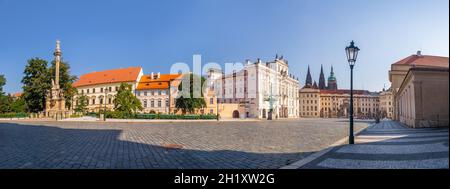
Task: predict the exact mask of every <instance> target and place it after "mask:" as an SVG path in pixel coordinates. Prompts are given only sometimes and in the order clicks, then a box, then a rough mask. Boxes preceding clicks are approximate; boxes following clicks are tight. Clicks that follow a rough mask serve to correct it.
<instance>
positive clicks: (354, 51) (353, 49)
mask: <svg viewBox="0 0 450 189" xmlns="http://www.w3.org/2000/svg"><path fill="white" fill-rule="evenodd" d="M358 51H359V48H358V47H357V46H355V43H354V42H353V41H352V42H351V43H350V46H348V47H346V48H345V52H346V53H347V60H348V63H349V64H350V66H353V65H355V62H356V58H357V57H358Z"/></svg>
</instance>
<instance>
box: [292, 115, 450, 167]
mask: <svg viewBox="0 0 450 189" xmlns="http://www.w3.org/2000/svg"><path fill="white" fill-rule="evenodd" d="M448 136H449V135H448V128H428V129H411V128H407V127H405V126H403V125H401V124H399V123H398V122H393V121H383V122H381V123H379V124H376V125H373V126H371V127H369V128H367V129H366V130H364V131H363V132H361V133H360V135H359V136H357V137H356V140H355V143H356V144H355V145H344V146H339V147H336V148H333V149H332V150H330V151H329V152H327V153H326V154H324V155H323V156H320V157H319V158H317V159H315V160H313V161H311V162H310V163H308V164H306V165H304V166H302V167H301V168H306V169H324V168H337V169H448V168H449V164H448V162H449V145H448V143H449V138H448Z"/></svg>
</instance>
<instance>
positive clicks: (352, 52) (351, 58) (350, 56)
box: [345, 41, 359, 144]
mask: <svg viewBox="0 0 450 189" xmlns="http://www.w3.org/2000/svg"><path fill="white" fill-rule="evenodd" d="M358 51H359V48H358V47H357V46H355V42H353V41H352V42H350V46H348V47H346V48H345V52H346V53H347V60H348V64H349V65H350V133H349V136H348V143H349V144H354V143H355V138H354V136H353V67H354V66H355V62H356V58H357V56H358Z"/></svg>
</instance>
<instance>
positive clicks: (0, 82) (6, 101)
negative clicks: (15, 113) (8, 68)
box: [0, 75, 12, 113]
mask: <svg viewBox="0 0 450 189" xmlns="http://www.w3.org/2000/svg"><path fill="white" fill-rule="evenodd" d="M5 84H6V78H5V76H4V75H0V113H5V112H9V111H11V110H10V109H11V108H10V105H11V101H12V100H11V98H10V97H9V96H7V95H5V93H4V92H3V86H5Z"/></svg>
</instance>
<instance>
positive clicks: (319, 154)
mask: <svg viewBox="0 0 450 189" xmlns="http://www.w3.org/2000/svg"><path fill="white" fill-rule="evenodd" d="M375 124H376V123H372V124H370V125H369V126H367V127H366V128H364V129H361V130H360V131H358V132H355V133H354V135H355V139H356V136H357V135H359V133H361V132H363V131H365V130H366V129H368V128H369V127H372V126H374V125H375ZM347 140H348V136H347V137H344V138H342V139H340V140H338V141H336V142H335V143H333V144H332V145H330V146H328V147H327V148H325V149H323V150H321V151H318V152H315V153H313V154H311V155H309V156H307V157H306V158H303V159H301V160H298V161H296V162H294V163H292V164H289V165H286V166H283V167H280V169H299V168H301V167H303V166H304V165H306V164H308V163H310V162H312V161H314V160H316V159H317V158H319V157H322V156H323V155H325V154H326V153H328V152H330V151H331V150H332V149H334V148H336V147H337V146H340V145H342V144H345V142H346V141H347Z"/></svg>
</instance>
